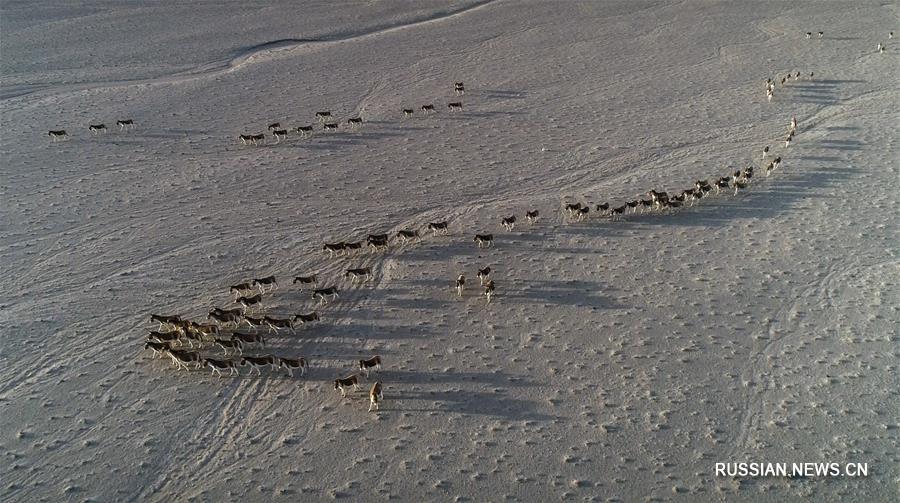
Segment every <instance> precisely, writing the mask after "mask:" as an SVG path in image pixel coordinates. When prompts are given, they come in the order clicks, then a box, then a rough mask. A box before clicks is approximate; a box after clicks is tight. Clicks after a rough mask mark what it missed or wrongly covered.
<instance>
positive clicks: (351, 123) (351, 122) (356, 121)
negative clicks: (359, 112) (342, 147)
mask: <svg viewBox="0 0 900 503" xmlns="http://www.w3.org/2000/svg"><path fill="white" fill-rule="evenodd" d="M362 122H363V120H362V117H353V118H352V119H347V126H348V127H351V128H357V127H359V126H361V125H362Z"/></svg>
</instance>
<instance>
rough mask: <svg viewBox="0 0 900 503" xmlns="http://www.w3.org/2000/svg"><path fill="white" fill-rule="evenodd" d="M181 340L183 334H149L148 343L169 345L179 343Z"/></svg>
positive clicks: (177, 332)
mask: <svg viewBox="0 0 900 503" xmlns="http://www.w3.org/2000/svg"><path fill="white" fill-rule="evenodd" d="M179 340H181V332H179V331H176V332H152V331H151V332H150V333H149V334H147V342H156V343H161V344H168V343H171V342H178V341H179Z"/></svg>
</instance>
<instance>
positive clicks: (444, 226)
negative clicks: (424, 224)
mask: <svg viewBox="0 0 900 503" xmlns="http://www.w3.org/2000/svg"><path fill="white" fill-rule="evenodd" d="M428 230H430V231H431V232H432V235H434V236H437V235H438V233H441V234H444V235H446V234H447V233H448V232H450V226H449V224H448V223H447V222H431V223H430V224H428Z"/></svg>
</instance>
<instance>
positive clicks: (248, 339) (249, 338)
mask: <svg viewBox="0 0 900 503" xmlns="http://www.w3.org/2000/svg"><path fill="white" fill-rule="evenodd" d="M231 339H232V340H238V341H241V347H243V346H248V345H250V344H259V346H260V347H266V339H265V337H263V335H262V334H246V333H244V332H232V333H231Z"/></svg>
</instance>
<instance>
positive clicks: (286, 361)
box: [278, 356, 309, 377]
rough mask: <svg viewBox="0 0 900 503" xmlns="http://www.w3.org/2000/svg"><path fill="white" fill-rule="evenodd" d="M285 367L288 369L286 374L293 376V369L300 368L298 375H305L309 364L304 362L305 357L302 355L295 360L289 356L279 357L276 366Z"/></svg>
mask: <svg viewBox="0 0 900 503" xmlns="http://www.w3.org/2000/svg"><path fill="white" fill-rule="evenodd" d="M282 367H283V368H286V369H287V371H288V376H290V377H294V369H300V377H303V376H305V375H306V371H307V370H309V365H308V364H307V362H306V358H303V357H302V356H301V357H300V358H297V359H296V360H293V359H290V358H279V359H278V368H282Z"/></svg>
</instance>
